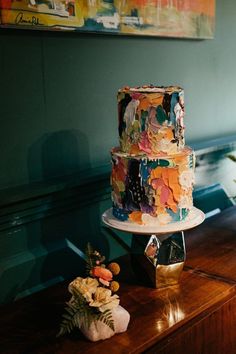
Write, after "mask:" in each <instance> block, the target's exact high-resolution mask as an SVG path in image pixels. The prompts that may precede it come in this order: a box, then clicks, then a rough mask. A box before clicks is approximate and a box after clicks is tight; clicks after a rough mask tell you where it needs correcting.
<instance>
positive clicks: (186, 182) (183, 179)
mask: <svg viewBox="0 0 236 354" xmlns="http://www.w3.org/2000/svg"><path fill="white" fill-rule="evenodd" d="M179 183H180V185H181V187H182V188H183V189H184V190H187V189H189V188H191V187H192V186H193V183H194V173H193V171H192V170H186V171H183V172H182V173H181V175H180V176H179Z"/></svg>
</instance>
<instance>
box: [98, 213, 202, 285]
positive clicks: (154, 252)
mask: <svg viewBox="0 0 236 354" xmlns="http://www.w3.org/2000/svg"><path fill="white" fill-rule="evenodd" d="M204 220H205V214H204V213H203V212H202V211H201V210H200V209H197V208H195V207H193V208H192V209H191V210H190V212H189V215H188V217H187V218H186V219H185V220H183V221H178V222H174V223H170V224H167V225H163V226H159V225H158V226H156V225H155V226H150V225H137V224H134V223H132V222H130V221H120V220H118V219H117V218H115V217H114V216H113V214H112V208H110V209H108V210H107V211H105V212H104V214H103V215H102V221H103V222H104V224H106V225H107V226H109V227H111V228H114V229H117V230H120V231H125V232H128V233H132V244H131V261H132V266H133V270H134V272H135V274H136V275H137V276H138V277H139V278H140V279H141V280H142V281H144V282H145V283H147V285H152V286H153V287H155V288H161V287H165V286H170V285H175V284H177V283H178V282H179V278H180V275H181V272H182V270H183V267H184V262H185V259H186V249H185V241H184V231H185V230H189V229H192V228H194V227H196V226H198V225H200V224H201V223H202V222H203V221H204Z"/></svg>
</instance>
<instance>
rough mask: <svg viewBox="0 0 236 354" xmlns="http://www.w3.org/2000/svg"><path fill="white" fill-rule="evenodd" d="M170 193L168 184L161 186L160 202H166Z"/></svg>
mask: <svg viewBox="0 0 236 354" xmlns="http://www.w3.org/2000/svg"><path fill="white" fill-rule="evenodd" d="M169 195H170V190H169V188H168V187H167V186H163V187H162V188H161V195H160V202H161V204H166V203H167V201H168V198H169Z"/></svg>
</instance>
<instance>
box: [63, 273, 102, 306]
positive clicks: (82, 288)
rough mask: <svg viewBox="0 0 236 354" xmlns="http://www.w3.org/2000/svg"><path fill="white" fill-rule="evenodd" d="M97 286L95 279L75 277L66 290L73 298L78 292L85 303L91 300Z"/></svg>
mask: <svg viewBox="0 0 236 354" xmlns="http://www.w3.org/2000/svg"><path fill="white" fill-rule="evenodd" d="M98 285H99V283H98V281H97V279H94V278H90V277H87V278H81V277H77V278H75V279H74V280H73V281H72V282H71V283H70V284H69V287H68V290H69V292H70V293H71V294H72V295H73V296H74V294H75V293H78V292H79V293H80V294H81V295H83V297H84V298H85V299H86V301H88V302H90V301H91V300H92V294H94V293H95V292H96V289H97V287H98Z"/></svg>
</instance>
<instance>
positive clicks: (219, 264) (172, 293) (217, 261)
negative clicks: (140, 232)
mask: <svg viewBox="0 0 236 354" xmlns="http://www.w3.org/2000/svg"><path fill="white" fill-rule="evenodd" d="M235 222H236V207H233V208H230V209H228V210H227V211H225V212H223V213H222V214H220V215H217V216H215V217H213V218H211V219H209V221H207V222H205V223H204V224H203V225H201V226H199V227H198V228H196V229H193V230H191V231H188V233H187V235H186V245H187V261H186V267H185V269H184V271H183V273H182V275H181V279H180V283H179V285H177V286H172V287H168V288H164V289H152V288H148V287H146V286H143V285H142V284H140V283H139V282H138V280H137V279H136V278H135V276H134V274H133V273H132V270H131V266H130V260H129V257H128V256H127V257H126V256H125V257H122V258H120V259H119V260H118V262H119V263H120V265H121V269H122V272H121V275H120V282H121V290H120V293H119V295H120V298H121V305H122V306H123V307H125V308H126V309H127V310H128V311H129V312H130V315H131V320H130V324H129V327H128V330H127V331H126V332H125V333H122V334H119V335H115V336H113V337H112V338H110V339H108V340H105V341H99V342H96V343H91V342H89V341H87V340H86V339H85V338H84V337H83V336H82V335H81V334H80V333H79V331H74V332H73V333H72V334H70V335H67V336H64V337H61V338H56V333H57V331H58V329H59V324H60V321H61V315H62V313H63V309H64V302H65V301H66V300H67V299H68V296H69V295H68V292H67V284H68V283H61V284H58V285H55V286H53V287H51V288H48V289H46V290H44V291H41V292H39V293H37V294H34V295H31V296H29V297H27V298H25V299H22V300H19V301H16V302H15V303H13V304H9V305H5V306H2V307H0V353H4V354H20V353H25V354H26V353H27V354H30V353H35V354H53V353H55V354H77V353H88V354H103V353H108V354H109V353H112V354H113V353H114V354H120V353H143V352H148V353H160V354H171V353H175V354H178V353H183V352H185V353H186V354H187V353H191V354H192V353H193V354H198V353H199V354H208V353H209V354H211V353H214V354H215V353H218V354H224V353H227V354H231V353H232V354H233V353H235V352H236V336H235V333H236V286H235V285H236V257H235V255H236V254H235V246H236V238H235V230H234V228H235Z"/></svg>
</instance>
